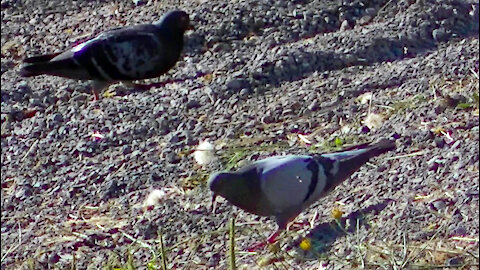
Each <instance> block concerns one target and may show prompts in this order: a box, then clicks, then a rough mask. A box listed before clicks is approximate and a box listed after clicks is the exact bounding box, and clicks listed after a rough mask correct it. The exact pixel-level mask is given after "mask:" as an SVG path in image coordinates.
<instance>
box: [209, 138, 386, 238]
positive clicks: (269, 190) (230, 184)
mask: <svg viewBox="0 0 480 270" xmlns="http://www.w3.org/2000/svg"><path fill="white" fill-rule="evenodd" d="M394 149H395V142H394V141H392V140H389V139H381V140H380V141H378V142H376V143H369V144H362V145H357V146H353V147H351V148H349V149H345V150H343V151H340V152H334V153H328V154H317V155H285V156H273V157H269V158H266V159H263V160H260V161H256V162H254V163H252V164H250V165H247V166H245V167H243V168H240V169H239V170H237V171H234V172H217V173H214V174H212V175H211V176H210V178H209V180H208V186H209V188H210V190H211V191H212V192H213V197H212V205H213V203H214V202H215V198H216V196H217V195H220V196H222V197H224V198H225V199H226V200H227V201H228V202H230V203H231V204H233V205H235V206H237V207H239V208H241V209H243V210H245V211H246V212H249V213H252V214H255V215H258V216H273V217H275V220H276V223H277V224H278V230H277V231H276V232H275V233H274V234H272V235H271V236H270V237H269V239H268V241H267V242H269V243H273V242H275V238H276V237H277V236H278V235H279V233H280V232H281V231H282V230H285V229H286V227H287V224H288V223H289V222H290V221H292V220H293V219H294V218H295V217H296V216H297V215H298V214H300V212H302V211H303V210H305V209H306V208H307V207H309V206H310V205H312V204H313V203H314V202H316V201H317V200H318V199H320V198H322V197H324V196H325V195H326V194H328V193H329V192H330V191H332V190H333V189H334V188H335V187H336V186H337V185H339V184H341V183H342V182H343V181H344V180H345V179H347V178H348V177H349V176H351V175H352V174H353V173H354V172H356V171H357V170H358V169H359V168H360V167H361V166H363V165H364V164H365V163H366V162H367V161H368V160H369V159H370V158H372V157H376V156H378V155H381V154H383V153H385V152H388V151H391V150H394Z"/></svg>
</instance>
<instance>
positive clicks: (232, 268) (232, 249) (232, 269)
mask: <svg viewBox="0 0 480 270" xmlns="http://www.w3.org/2000/svg"><path fill="white" fill-rule="evenodd" d="M229 244H230V254H229V260H230V268H229V269H230V270H235V269H237V267H236V265H235V217H232V220H231V221H230V241H229Z"/></svg>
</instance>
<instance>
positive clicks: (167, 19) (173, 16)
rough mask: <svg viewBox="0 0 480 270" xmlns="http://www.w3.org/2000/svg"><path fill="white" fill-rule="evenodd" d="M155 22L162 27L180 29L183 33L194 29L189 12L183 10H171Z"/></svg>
mask: <svg viewBox="0 0 480 270" xmlns="http://www.w3.org/2000/svg"><path fill="white" fill-rule="evenodd" d="M154 24H155V25H157V26H159V27H162V28H166V29H170V30H176V31H179V32H181V33H183V32H185V31H187V30H192V29H193V26H192V25H191V24H190V18H189V17H188V14H187V13H186V12H185V11H182V10H174V11H170V12H168V13H167V14H165V15H163V17H162V18H161V19H160V20H159V21H157V22H155V23H154Z"/></svg>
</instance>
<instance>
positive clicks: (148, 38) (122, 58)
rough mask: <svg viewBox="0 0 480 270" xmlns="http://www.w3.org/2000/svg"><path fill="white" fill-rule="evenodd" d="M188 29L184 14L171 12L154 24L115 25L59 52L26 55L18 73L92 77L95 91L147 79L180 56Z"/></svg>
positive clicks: (186, 17)
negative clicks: (120, 82) (122, 82)
mask: <svg viewBox="0 0 480 270" xmlns="http://www.w3.org/2000/svg"><path fill="white" fill-rule="evenodd" d="M188 29H192V28H191V26H190V22H189V18H188V15H187V14H186V13H185V12H183V11H172V12H169V13H167V14H166V15H165V16H163V17H162V19H161V20H159V21H158V22H156V23H154V24H143V25H135V26H129V27H123V28H116V29H113V30H109V31H106V32H103V33H102V34H100V35H99V36H97V37H95V38H92V39H90V40H87V41H85V42H83V43H81V44H79V45H77V46H75V47H73V48H72V49H70V50H68V51H65V52H63V53H55V54H48V55H40V56H33V57H29V58H26V59H25V60H24V63H26V65H25V66H23V67H22V68H21V69H20V75H21V76H24V77H31V76H38V75H53V76H60V77H65V78H71V79H78V80H93V81H94V93H95V94H96V92H97V90H100V88H103V87H105V86H107V85H109V84H111V83H114V82H117V81H133V80H142V79H149V78H154V77H158V76H160V75H162V74H164V73H166V72H167V71H168V70H170V69H171V68H172V67H173V66H174V65H175V63H176V62H177V61H178V59H179V58H180V54H181V51H182V49H183V34H184V32H185V31H186V30H188ZM97 88H98V89H97Z"/></svg>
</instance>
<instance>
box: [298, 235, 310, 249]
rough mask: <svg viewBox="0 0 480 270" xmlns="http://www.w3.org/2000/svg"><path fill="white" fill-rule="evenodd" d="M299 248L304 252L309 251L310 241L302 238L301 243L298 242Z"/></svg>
mask: <svg viewBox="0 0 480 270" xmlns="http://www.w3.org/2000/svg"><path fill="white" fill-rule="evenodd" d="M300 248H301V249H303V250H305V251H308V250H310V249H311V248H312V241H310V239H308V238H304V239H303V240H302V242H300Z"/></svg>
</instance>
